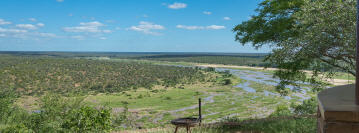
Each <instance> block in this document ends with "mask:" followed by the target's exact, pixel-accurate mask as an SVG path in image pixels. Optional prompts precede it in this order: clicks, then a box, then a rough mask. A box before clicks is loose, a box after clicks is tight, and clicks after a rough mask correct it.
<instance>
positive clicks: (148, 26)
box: [127, 21, 165, 35]
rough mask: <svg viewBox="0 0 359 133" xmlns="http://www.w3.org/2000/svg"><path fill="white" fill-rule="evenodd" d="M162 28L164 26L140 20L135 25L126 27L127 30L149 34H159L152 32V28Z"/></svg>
mask: <svg viewBox="0 0 359 133" xmlns="http://www.w3.org/2000/svg"><path fill="white" fill-rule="evenodd" d="M164 29H165V27H164V26H162V25H158V24H153V23H150V22H145V21H141V22H140V24H139V25H137V26H131V27H130V28H127V30H133V31H138V32H143V33H145V34H151V35H160V33H157V32H153V31H152V30H164Z"/></svg>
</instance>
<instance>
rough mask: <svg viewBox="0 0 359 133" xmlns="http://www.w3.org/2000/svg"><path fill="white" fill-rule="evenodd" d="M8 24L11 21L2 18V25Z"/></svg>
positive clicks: (0, 21)
mask: <svg viewBox="0 0 359 133" xmlns="http://www.w3.org/2000/svg"><path fill="white" fill-rule="evenodd" d="M6 24H11V22H9V21H5V20H4V19H0V25H6Z"/></svg>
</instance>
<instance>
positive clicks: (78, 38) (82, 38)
mask: <svg viewBox="0 0 359 133" xmlns="http://www.w3.org/2000/svg"><path fill="white" fill-rule="evenodd" d="M71 38H73V39H77V40H84V39H85V37H84V36H71Z"/></svg>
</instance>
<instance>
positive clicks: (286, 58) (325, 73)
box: [233, 0, 356, 92]
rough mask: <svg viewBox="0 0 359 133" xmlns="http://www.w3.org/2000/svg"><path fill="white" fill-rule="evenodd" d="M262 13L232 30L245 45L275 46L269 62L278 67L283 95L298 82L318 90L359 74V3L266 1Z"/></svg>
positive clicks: (325, 0) (339, 1)
mask: <svg viewBox="0 0 359 133" xmlns="http://www.w3.org/2000/svg"><path fill="white" fill-rule="evenodd" d="M257 11H258V15H256V16H253V17H252V19H250V20H248V21H245V22H243V23H242V24H239V25H237V26H236V27H235V28H234V29H233V31H234V32H236V40H237V41H239V42H240V43H242V44H246V43H252V45H253V46H254V47H256V48H259V47H261V46H263V45H269V46H272V48H273V51H272V53H271V54H270V55H269V56H267V57H266V61H269V62H270V63H271V64H272V66H274V65H275V66H277V67H278V68H279V70H278V71H277V72H276V73H275V76H276V77H278V78H279V79H280V80H281V81H282V82H280V84H279V86H278V87H277V89H278V91H280V92H285V91H284V90H283V89H284V88H285V87H284V86H285V85H288V84H291V85H298V84H297V83H298V82H297V81H301V82H309V83H312V84H314V85H316V87H314V89H313V90H315V91H317V90H320V88H323V86H324V85H325V84H324V83H323V82H321V81H323V79H327V78H331V77H332V76H333V74H332V73H335V72H348V73H350V74H352V75H355V64H354V63H355V44H356V36H355V35H356V34H355V29H356V27H355V24H356V1H355V0H345V1H343V0H329V1H328V0H314V1H313V0H290V1H288V0H266V1H264V2H262V3H261V4H260V7H259V8H258V9H257ZM306 70H310V71H311V72H308V71H306Z"/></svg>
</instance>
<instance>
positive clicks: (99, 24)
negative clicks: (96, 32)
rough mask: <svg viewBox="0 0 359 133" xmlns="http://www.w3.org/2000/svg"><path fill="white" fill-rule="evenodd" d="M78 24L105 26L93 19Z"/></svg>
mask: <svg viewBox="0 0 359 133" xmlns="http://www.w3.org/2000/svg"><path fill="white" fill-rule="evenodd" d="M80 25H82V26H91V27H100V26H105V25H104V24H102V23H100V22H98V21H93V22H87V23H84V22H81V23H80Z"/></svg>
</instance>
